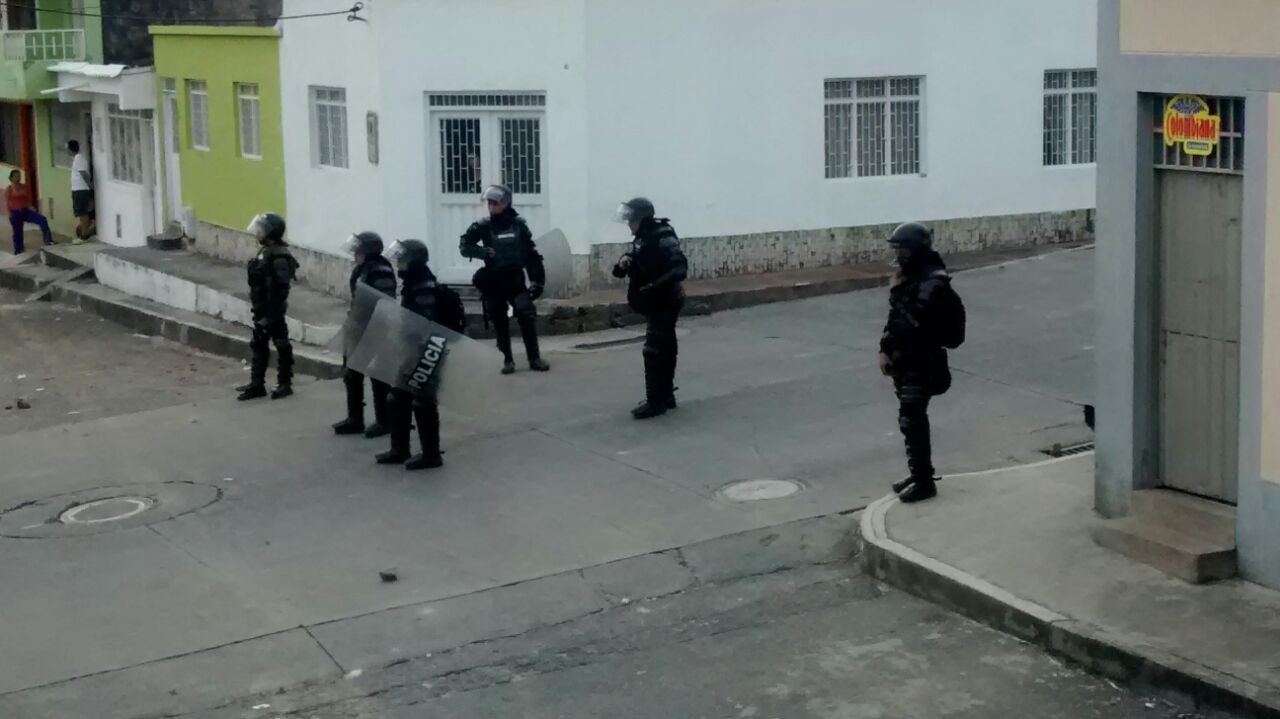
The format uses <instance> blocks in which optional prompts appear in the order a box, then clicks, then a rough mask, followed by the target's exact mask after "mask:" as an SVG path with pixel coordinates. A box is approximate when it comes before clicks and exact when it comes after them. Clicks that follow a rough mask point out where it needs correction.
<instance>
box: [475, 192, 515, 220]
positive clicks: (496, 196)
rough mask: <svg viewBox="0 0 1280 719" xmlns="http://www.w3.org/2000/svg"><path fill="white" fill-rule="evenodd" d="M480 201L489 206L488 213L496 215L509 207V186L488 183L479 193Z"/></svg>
mask: <svg viewBox="0 0 1280 719" xmlns="http://www.w3.org/2000/svg"><path fill="white" fill-rule="evenodd" d="M480 201H481V202H483V203H485V204H486V205H488V206H489V214H490V215H497V214H499V213H502V212H504V211H506V209H507V208H508V207H511V188H509V187H507V186H506V185H489V186H488V187H486V188H484V192H482V193H480Z"/></svg>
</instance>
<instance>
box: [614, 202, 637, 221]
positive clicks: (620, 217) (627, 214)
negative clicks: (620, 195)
mask: <svg viewBox="0 0 1280 719" xmlns="http://www.w3.org/2000/svg"><path fill="white" fill-rule="evenodd" d="M637 217H639V213H637V212H636V210H635V208H634V207H632V206H631V205H628V204H627V203H625V202H624V203H622V204H621V205H618V210H617V211H616V212H615V213H614V215H613V219H614V221H615V222H621V223H622V224H624V225H625V224H627V223H629V222H632V221H634V220H635V219H636V218H637Z"/></svg>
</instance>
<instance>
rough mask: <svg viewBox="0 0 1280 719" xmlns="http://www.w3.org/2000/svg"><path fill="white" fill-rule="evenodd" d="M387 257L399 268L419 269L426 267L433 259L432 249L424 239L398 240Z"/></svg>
mask: <svg viewBox="0 0 1280 719" xmlns="http://www.w3.org/2000/svg"><path fill="white" fill-rule="evenodd" d="M387 259H389V260H391V261H392V262H394V263H395V265H396V268H397V269H400V270H411V269H417V268H419V267H426V265H427V262H428V261H429V260H430V259H431V250H428V249H427V246H426V244H425V243H423V241H422V240H396V241H395V244H393V245H391V250H390V251H389V252H388V253H387Z"/></svg>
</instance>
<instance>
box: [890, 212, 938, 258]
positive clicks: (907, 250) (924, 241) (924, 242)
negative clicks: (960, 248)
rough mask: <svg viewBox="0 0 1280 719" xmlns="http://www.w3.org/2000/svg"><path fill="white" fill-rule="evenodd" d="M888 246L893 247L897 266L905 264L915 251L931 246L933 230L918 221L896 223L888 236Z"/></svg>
mask: <svg viewBox="0 0 1280 719" xmlns="http://www.w3.org/2000/svg"><path fill="white" fill-rule="evenodd" d="M889 246H890V247H892V248H893V249H894V252H895V254H896V257H895V260H896V262H897V263H898V266H899V267H902V266H905V265H906V264H907V262H908V261H910V259H911V257H912V256H913V255H915V254H916V253H917V252H920V251H922V250H928V249H932V248H933V230H930V229H929V228H928V227H927V226H925V225H923V224H921V223H919V222H907V223H904V224H901V225H898V227H897V229H895V230H894V231H893V234H892V235H890V236H889Z"/></svg>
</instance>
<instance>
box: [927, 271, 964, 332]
mask: <svg viewBox="0 0 1280 719" xmlns="http://www.w3.org/2000/svg"><path fill="white" fill-rule="evenodd" d="M941 277H942V283H941V286H940V287H939V288H938V289H937V293H936V294H935V295H934V298H933V308H932V309H933V312H934V316H933V322H934V327H933V332H934V334H935V336H936V337H935V338H936V339H937V342H938V344H940V345H942V346H943V347H946V348H947V349H949V350H953V349H957V348H958V347H960V345H962V344H964V332H965V312H964V300H961V299H960V295H959V293H957V292H956V290H955V288H954V287H952V286H951V278H950V277H949V276H947V275H946V273H943V274H942V275H941Z"/></svg>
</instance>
